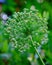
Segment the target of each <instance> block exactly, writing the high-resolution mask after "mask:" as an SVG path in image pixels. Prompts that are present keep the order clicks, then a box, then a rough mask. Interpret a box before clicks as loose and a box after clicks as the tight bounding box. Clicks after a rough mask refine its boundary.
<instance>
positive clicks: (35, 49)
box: [30, 36, 45, 65]
mask: <svg viewBox="0 0 52 65" xmlns="http://www.w3.org/2000/svg"><path fill="white" fill-rule="evenodd" d="M30 39H31V42H32V46H33V47H34V49H35V51H36V53H37V54H38V56H39V58H40V60H41V62H42V64H43V65H45V63H44V61H43V59H42V58H41V56H40V54H39V52H38V50H37V48H36V46H34V45H33V44H34V42H33V39H32V36H30Z"/></svg>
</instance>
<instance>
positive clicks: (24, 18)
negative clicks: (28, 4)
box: [4, 9, 48, 65]
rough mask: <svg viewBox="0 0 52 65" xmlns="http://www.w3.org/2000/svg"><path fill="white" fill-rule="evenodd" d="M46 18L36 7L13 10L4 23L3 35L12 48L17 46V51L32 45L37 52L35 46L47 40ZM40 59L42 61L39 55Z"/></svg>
mask: <svg viewBox="0 0 52 65" xmlns="http://www.w3.org/2000/svg"><path fill="white" fill-rule="evenodd" d="M47 19H48V16H45V12H44V14H43V15H41V14H40V13H39V11H37V10H36V9H35V10H33V11H32V10H29V9H24V10H23V12H15V13H14V14H13V15H12V17H11V18H9V19H8V21H7V23H6V24H5V28H4V30H5V34H4V35H5V36H7V35H8V39H9V44H11V47H12V48H14V50H15V49H16V48H17V49H18V51H20V52H24V51H27V50H29V49H31V47H34V49H35V50H36V52H37V53H38V51H37V49H36V48H37V47H38V46H39V45H41V44H44V43H47V41H48V31H47V29H48V27H47V24H48V23H47ZM38 55H39V53H38ZM39 57H40V55H39ZM40 60H41V61H42V59H41V57H40ZM42 63H43V61H42ZM43 65H45V64H44V63H43Z"/></svg>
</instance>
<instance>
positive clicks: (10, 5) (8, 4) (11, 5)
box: [3, 0, 16, 15]
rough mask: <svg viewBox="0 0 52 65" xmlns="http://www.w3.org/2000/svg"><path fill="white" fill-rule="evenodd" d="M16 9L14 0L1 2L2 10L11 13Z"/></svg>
mask: <svg viewBox="0 0 52 65" xmlns="http://www.w3.org/2000/svg"><path fill="white" fill-rule="evenodd" d="M15 10H16V3H15V1H14V0H5V3H4V4H3V11H4V12H6V13H7V14H9V15H11V14H12V13H13V12H14V11H15Z"/></svg>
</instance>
